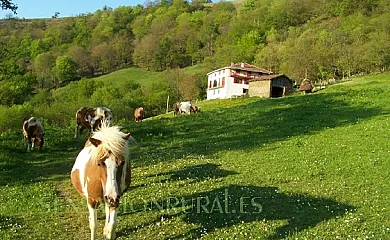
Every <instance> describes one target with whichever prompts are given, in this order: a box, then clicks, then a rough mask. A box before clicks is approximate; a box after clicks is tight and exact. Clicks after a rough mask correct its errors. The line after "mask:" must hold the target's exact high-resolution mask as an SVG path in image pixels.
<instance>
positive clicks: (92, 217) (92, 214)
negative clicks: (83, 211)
mask: <svg viewBox="0 0 390 240" xmlns="http://www.w3.org/2000/svg"><path fill="white" fill-rule="evenodd" d="M88 211H89V228H90V229H91V240H95V239H96V238H95V234H96V229H97V223H98V222H97V209H96V208H93V207H92V206H91V205H89V204H88Z"/></svg>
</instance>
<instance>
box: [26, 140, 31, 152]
mask: <svg viewBox="0 0 390 240" xmlns="http://www.w3.org/2000/svg"><path fill="white" fill-rule="evenodd" d="M25 139H26V143H27V152H30V151H31V138H29V137H27V138H25Z"/></svg>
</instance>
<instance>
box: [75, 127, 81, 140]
mask: <svg viewBox="0 0 390 240" xmlns="http://www.w3.org/2000/svg"><path fill="white" fill-rule="evenodd" d="M78 133H79V125H77V126H76V128H75V129H74V138H77V135H78ZM80 134H81V133H80Z"/></svg>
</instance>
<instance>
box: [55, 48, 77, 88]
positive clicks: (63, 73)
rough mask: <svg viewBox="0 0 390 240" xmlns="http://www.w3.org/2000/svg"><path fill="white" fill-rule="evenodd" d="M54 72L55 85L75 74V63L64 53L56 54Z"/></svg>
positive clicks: (68, 79)
mask: <svg viewBox="0 0 390 240" xmlns="http://www.w3.org/2000/svg"><path fill="white" fill-rule="evenodd" d="M55 73H56V79H57V80H58V82H56V85H57V87H58V86H59V84H60V83H61V82H64V81H70V80H73V79H74V78H75V76H76V70H75V64H74V62H73V61H72V59H71V58H70V57H68V56H66V55H63V56H58V57H57V59H56V65H55Z"/></svg>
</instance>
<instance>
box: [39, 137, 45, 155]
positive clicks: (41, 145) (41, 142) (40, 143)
mask: <svg viewBox="0 0 390 240" xmlns="http://www.w3.org/2000/svg"><path fill="white" fill-rule="evenodd" d="M43 139H44V138H43V137H42V138H41V139H40V140H41V141H40V142H39V148H38V150H39V151H40V152H42V148H43V142H44V140H43Z"/></svg>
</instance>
